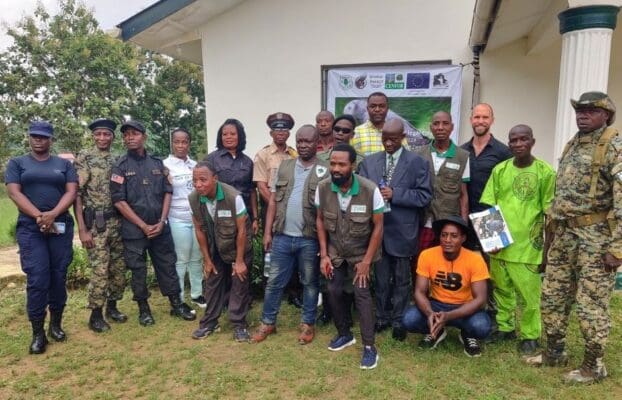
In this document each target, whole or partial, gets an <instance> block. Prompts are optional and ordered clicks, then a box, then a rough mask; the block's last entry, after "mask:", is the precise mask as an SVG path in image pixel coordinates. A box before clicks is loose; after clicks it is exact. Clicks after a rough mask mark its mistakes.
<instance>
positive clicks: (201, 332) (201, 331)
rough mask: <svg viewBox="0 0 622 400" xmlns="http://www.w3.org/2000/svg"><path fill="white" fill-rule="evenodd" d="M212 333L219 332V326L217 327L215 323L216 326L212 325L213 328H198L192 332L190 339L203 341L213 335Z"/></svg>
mask: <svg viewBox="0 0 622 400" xmlns="http://www.w3.org/2000/svg"><path fill="white" fill-rule="evenodd" d="M214 332H220V325H218V323H216V325H213V326H206V327H205V328H201V327H199V328H198V329H196V330H195V331H194V332H192V338H193V339H197V340H198V339H205V338H206V337H208V336H209V335H211V334H213V333H214Z"/></svg>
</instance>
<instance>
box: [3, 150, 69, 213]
mask: <svg viewBox="0 0 622 400" xmlns="http://www.w3.org/2000/svg"><path fill="white" fill-rule="evenodd" d="M4 181H5V183H7V184H9V183H17V184H19V185H21V189H22V193H23V194H24V196H26V197H27V198H28V200H30V202H31V203H32V204H33V205H34V206H35V207H37V208H38V209H39V211H42V212H45V211H50V210H52V209H53V208H54V207H56V205H57V204H58V202H59V201H60V199H61V197H63V195H64V194H65V185H66V184H67V183H68V182H76V183H77V182H78V174H77V173H76V170H75V168H74V167H73V165H72V164H71V162H70V161H68V160H65V159H62V158H60V157H56V156H50V157H49V158H48V159H47V160H45V161H39V160H37V159H35V158H34V157H33V156H32V155H30V154H27V155H25V156H21V157H16V158H13V159H11V160H10V161H9V163H8V165H7V167H6V171H5V173H4ZM18 219H20V220H24V219H28V220H30V219H32V218H30V217H28V216H26V215H25V214H22V212H20V213H19V218H18Z"/></svg>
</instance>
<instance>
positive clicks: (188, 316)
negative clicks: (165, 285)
mask: <svg viewBox="0 0 622 400" xmlns="http://www.w3.org/2000/svg"><path fill="white" fill-rule="evenodd" d="M169 300H170V302H171V315H172V316H174V317H179V318H181V319H184V320H186V321H194V320H195V319H197V314H196V311H194V310H193V309H192V308H190V306H189V305H188V304H186V303H184V302H182V301H181V299H180V298H179V296H177V295H172V296H169Z"/></svg>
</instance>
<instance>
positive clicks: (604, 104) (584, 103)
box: [570, 92, 616, 126]
mask: <svg viewBox="0 0 622 400" xmlns="http://www.w3.org/2000/svg"><path fill="white" fill-rule="evenodd" d="M570 104H572V107H573V108H574V109H575V110H577V109H581V108H588V107H591V108H602V109H603V110H606V111H609V118H608V119H607V126H609V125H611V124H613V122H614V121H615V119H616V106H615V104H613V101H611V99H610V98H609V96H607V94H606V93H603V92H585V93H583V94H582V95H581V97H579V100H572V99H571V100H570Z"/></svg>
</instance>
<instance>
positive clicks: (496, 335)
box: [485, 331, 516, 343]
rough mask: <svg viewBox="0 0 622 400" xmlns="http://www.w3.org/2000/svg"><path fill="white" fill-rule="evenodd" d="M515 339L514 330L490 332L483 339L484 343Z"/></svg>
mask: <svg viewBox="0 0 622 400" xmlns="http://www.w3.org/2000/svg"><path fill="white" fill-rule="evenodd" d="M511 340H516V332H514V331H512V332H504V331H495V332H493V333H491V334H490V335H489V336H488V337H487V338H486V340H485V342H486V343H499V342H507V341H511Z"/></svg>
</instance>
